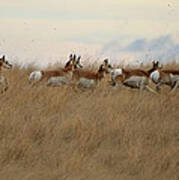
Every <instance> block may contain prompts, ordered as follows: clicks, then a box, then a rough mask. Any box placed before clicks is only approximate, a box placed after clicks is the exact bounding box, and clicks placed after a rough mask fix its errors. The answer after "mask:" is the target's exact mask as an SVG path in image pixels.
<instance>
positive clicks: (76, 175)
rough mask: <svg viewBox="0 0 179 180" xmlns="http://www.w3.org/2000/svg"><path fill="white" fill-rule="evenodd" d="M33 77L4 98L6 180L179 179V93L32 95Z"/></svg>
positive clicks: (20, 75)
mask: <svg viewBox="0 0 179 180" xmlns="http://www.w3.org/2000/svg"><path fill="white" fill-rule="evenodd" d="M29 72H30V70H19V69H18V68H16V69H14V70H12V71H9V72H7V73H6V77H7V78H8V81H9V89H8V91H7V92H6V93H5V94H3V95H0V179H1V180H160V179H161V180H178V179H179V90H178V92H176V93H175V94H174V95H168V93H167V92H168V88H164V90H163V91H162V93H161V95H159V96H156V95H153V94H150V93H148V92H144V93H143V94H140V95H139V92H138V91H137V90H130V89H128V88H122V89H115V88H113V87H110V86H109V85H108V83H107V82H106V81H105V80H104V81H102V83H101V85H100V86H99V87H98V88H97V89H95V90H94V91H93V92H92V91H90V90H88V91H81V90H77V91H74V90H73V88H72V87H69V86H63V87H56V88H54V87H42V86H37V87H33V88H31V87H30V86H29V84H28V80H27V78H28V74H29Z"/></svg>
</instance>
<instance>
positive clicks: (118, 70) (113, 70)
mask: <svg viewBox="0 0 179 180" xmlns="http://www.w3.org/2000/svg"><path fill="white" fill-rule="evenodd" d="M103 64H104V66H105V67H106V68H107V69H108V71H109V73H110V75H111V81H112V85H113V86H115V78H116V76H118V75H122V68H113V67H112V66H111V65H110V64H109V61H108V59H105V60H104V62H103Z"/></svg>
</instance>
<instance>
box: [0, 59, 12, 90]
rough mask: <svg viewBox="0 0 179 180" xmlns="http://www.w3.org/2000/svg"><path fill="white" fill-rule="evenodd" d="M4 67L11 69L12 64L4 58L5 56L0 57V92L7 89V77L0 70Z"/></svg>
mask: <svg viewBox="0 0 179 180" xmlns="http://www.w3.org/2000/svg"><path fill="white" fill-rule="evenodd" d="M3 68H4V69H12V64H10V63H9V62H8V61H6V60H5V56H3V57H2V58H0V86H1V93H3V92H5V91H6V90H7V89H8V82H7V79H6V78H5V77H4V76H3V75H2V70H3Z"/></svg>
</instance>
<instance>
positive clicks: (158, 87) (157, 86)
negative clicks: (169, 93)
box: [155, 82, 163, 92]
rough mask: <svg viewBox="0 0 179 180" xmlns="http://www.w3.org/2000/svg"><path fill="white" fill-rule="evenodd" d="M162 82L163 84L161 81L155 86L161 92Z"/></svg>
mask: <svg viewBox="0 0 179 180" xmlns="http://www.w3.org/2000/svg"><path fill="white" fill-rule="evenodd" d="M162 84H163V83H162V82H159V83H157V85H156V86H155V88H156V91H157V92H160V90H161V88H160V87H161V85H162Z"/></svg>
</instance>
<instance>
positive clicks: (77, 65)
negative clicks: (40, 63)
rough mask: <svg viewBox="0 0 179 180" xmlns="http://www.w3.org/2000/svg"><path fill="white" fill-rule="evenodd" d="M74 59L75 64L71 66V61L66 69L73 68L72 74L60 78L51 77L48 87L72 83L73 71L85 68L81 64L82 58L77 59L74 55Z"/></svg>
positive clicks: (59, 76)
mask: <svg viewBox="0 0 179 180" xmlns="http://www.w3.org/2000/svg"><path fill="white" fill-rule="evenodd" d="M70 57H71V56H70ZM72 58H73V60H72V61H74V62H73V63H72V64H71V65H70V61H68V62H67V63H66V66H65V68H67V67H68V66H71V67H72V68H71V70H70V73H68V74H66V75H65V76H61V75H58V76H52V77H50V78H49V79H48V82H47V86H60V85H62V84H70V83H71V79H72V73H73V70H75V69H80V68H83V66H82V65H81V64H80V59H81V56H79V57H78V58H77V59H76V55H74V56H73V57H72ZM70 59H71V58H70Z"/></svg>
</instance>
